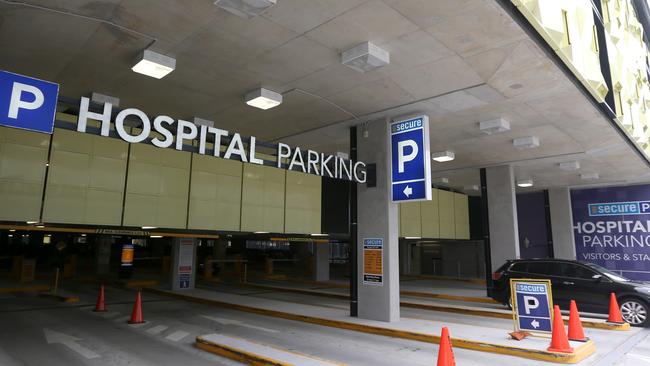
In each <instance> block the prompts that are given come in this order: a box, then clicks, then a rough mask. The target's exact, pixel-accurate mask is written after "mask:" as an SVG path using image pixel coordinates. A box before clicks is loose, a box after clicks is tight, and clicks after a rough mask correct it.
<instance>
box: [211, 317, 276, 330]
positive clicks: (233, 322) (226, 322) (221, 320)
mask: <svg viewBox="0 0 650 366" xmlns="http://www.w3.org/2000/svg"><path fill="white" fill-rule="evenodd" d="M201 316H202V317H204V318H206V319H210V320H212V321H215V322H217V323H219V324H223V325H239V326H240V327H246V328H251V329H257V330H261V331H264V332H269V333H280V331H279V330H275V329H269V328H263V327H258V326H256V325H250V324H246V323H244V322H241V321H239V320H232V319H224V318H217V317H214V316H208V315H201Z"/></svg>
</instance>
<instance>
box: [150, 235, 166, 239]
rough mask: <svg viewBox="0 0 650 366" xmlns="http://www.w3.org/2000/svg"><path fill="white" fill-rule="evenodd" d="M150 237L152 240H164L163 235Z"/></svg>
mask: <svg viewBox="0 0 650 366" xmlns="http://www.w3.org/2000/svg"><path fill="white" fill-rule="evenodd" d="M149 237H150V238H152V239H160V238H162V237H163V236H162V235H151V236H149Z"/></svg>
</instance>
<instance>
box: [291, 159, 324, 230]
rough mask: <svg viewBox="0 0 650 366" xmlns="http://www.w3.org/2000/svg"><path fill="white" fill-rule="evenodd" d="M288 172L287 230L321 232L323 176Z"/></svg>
mask: <svg viewBox="0 0 650 366" xmlns="http://www.w3.org/2000/svg"><path fill="white" fill-rule="evenodd" d="M286 174H287V179H286V206H285V210H286V211H285V232H286V233H292V234H313V233H320V232H321V189H322V178H321V177H320V176H317V175H312V174H305V173H299V172H294V171H287V173H286Z"/></svg>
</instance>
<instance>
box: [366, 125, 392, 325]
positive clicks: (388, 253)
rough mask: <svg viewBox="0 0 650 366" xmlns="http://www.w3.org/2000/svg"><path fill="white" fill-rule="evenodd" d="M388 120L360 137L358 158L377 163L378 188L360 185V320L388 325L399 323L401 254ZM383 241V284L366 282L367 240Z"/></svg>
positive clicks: (371, 126)
mask: <svg viewBox="0 0 650 366" xmlns="http://www.w3.org/2000/svg"><path fill="white" fill-rule="evenodd" d="M387 123H388V121H376V122H374V123H370V124H368V134H367V136H368V137H363V134H359V136H358V137H357V159H358V160H359V161H363V162H365V163H366V164H372V163H374V164H376V172H377V185H376V186H375V187H371V188H369V187H367V186H366V185H365V184H358V185H357V189H358V191H357V207H358V220H357V222H358V236H357V243H358V244H357V256H358V258H359V266H358V269H357V286H358V317H359V318H363V319H372V320H380V321H386V322H392V321H398V320H399V318H400V308H399V255H398V239H397V237H398V231H399V230H398V223H397V220H398V211H397V204H394V203H392V202H391V200H390V191H389V188H390V187H388V185H389V180H388V177H389V171H388V170H389V165H388V139H387V134H388V127H387ZM370 238H378V239H383V248H382V256H381V260H382V274H383V276H382V277H383V278H382V282H381V283H380V284H370V283H364V276H363V274H364V239H370Z"/></svg>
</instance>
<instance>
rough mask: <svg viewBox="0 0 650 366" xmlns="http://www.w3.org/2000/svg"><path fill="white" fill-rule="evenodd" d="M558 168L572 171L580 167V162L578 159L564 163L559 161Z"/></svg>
mask: <svg viewBox="0 0 650 366" xmlns="http://www.w3.org/2000/svg"><path fill="white" fill-rule="evenodd" d="M560 169H562V170H566V171H569V172H570V171H573V170H578V169H580V162H579V161H567V162H564V163H560Z"/></svg>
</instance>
